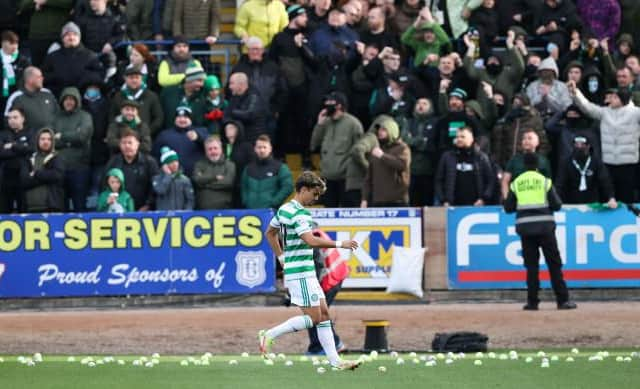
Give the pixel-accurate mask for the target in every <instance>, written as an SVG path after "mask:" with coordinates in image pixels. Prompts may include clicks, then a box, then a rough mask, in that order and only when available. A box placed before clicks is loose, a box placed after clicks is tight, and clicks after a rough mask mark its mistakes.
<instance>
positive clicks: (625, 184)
mask: <svg viewBox="0 0 640 389" xmlns="http://www.w3.org/2000/svg"><path fill="white" fill-rule="evenodd" d="M606 166H607V170H609V175H610V176H611V181H612V183H613V189H614V191H615V195H616V200H618V201H622V202H623V203H632V202H633V201H634V193H633V192H634V190H635V186H636V170H637V168H638V164H636V163H634V164H626V165H606Z"/></svg>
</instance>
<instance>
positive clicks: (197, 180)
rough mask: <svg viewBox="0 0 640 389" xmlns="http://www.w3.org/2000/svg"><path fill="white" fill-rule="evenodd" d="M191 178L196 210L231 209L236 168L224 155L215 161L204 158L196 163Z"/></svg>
mask: <svg viewBox="0 0 640 389" xmlns="http://www.w3.org/2000/svg"><path fill="white" fill-rule="evenodd" d="M218 176H222V177H223V178H222V180H218ZM191 178H192V179H193V184H194V187H195V190H196V209H229V208H231V205H232V204H233V198H232V197H233V186H234V183H235V180H236V166H235V165H234V164H233V162H231V161H229V160H227V159H226V158H225V157H224V154H223V155H222V156H221V157H220V159H219V160H217V161H212V160H210V159H209V158H207V157H204V158H202V159H201V160H199V161H198V162H196V165H195V167H194V168H193V176H192V177H191Z"/></svg>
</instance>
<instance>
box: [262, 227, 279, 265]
mask: <svg viewBox="0 0 640 389" xmlns="http://www.w3.org/2000/svg"><path fill="white" fill-rule="evenodd" d="M279 232H280V230H279V229H278V228H275V227H274V226H272V225H269V227H268V228H267V232H266V233H265V235H266V236H267V242H269V246H271V250H272V251H273V253H274V254H275V256H276V258H278V261H280V264H281V265H284V251H283V250H282V246H280V237H279V236H278V234H279Z"/></svg>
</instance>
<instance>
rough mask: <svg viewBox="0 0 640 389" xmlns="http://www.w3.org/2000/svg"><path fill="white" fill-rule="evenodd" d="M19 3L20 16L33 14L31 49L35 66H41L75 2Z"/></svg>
mask: <svg viewBox="0 0 640 389" xmlns="http://www.w3.org/2000/svg"><path fill="white" fill-rule="evenodd" d="M17 3H19V4H18V14H23V15H25V14H31V18H30V21H29V33H28V35H27V38H28V40H29V47H30V49H31V61H32V63H33V64H34V65H35V66H41V65H42V62H43V61H44V58H45V56H46V55H47V50H48V49H49V46H50V45H51V43H53V42H55V41H56V40H58V33H59V32H60V28H61V27H62V26H63V25H64V23H65V21H67V20H68V18H69V12H71V9H72V8H73V3H74V1H73V0H58V1H52V2H39V3H36V2H35V1H34V0H23V1H19V2H17ZM14 17H15V15H14ZM76 76H77V74H76Z"/></svg>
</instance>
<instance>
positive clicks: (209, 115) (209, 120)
mask: <svg viewBox="0 0 640 389" xmlns="http://www.w3.org/2000/svg"><path fill="white" fill-rule="evenodd" d="M222 92H223V91H222V85H220V81H219V80H218V77H216V76H213V75H211V76H207V78H206V79H205V80H204V93H205V98H206V101H205V112H206V113H205V115H204V120H205V124H206V127H207V131H209V134H219V133H220V125H221V124H222V119H223V117H224V109H225V108H227V105H228V104H229V103H228V101H227V100H225V98H224V94H223V93H222Z"/></svg>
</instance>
